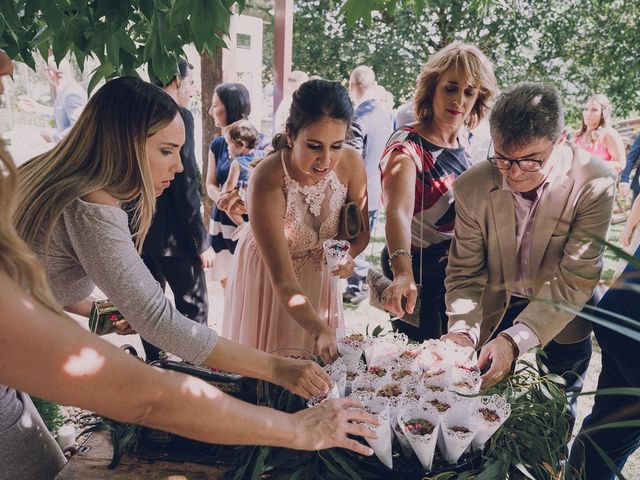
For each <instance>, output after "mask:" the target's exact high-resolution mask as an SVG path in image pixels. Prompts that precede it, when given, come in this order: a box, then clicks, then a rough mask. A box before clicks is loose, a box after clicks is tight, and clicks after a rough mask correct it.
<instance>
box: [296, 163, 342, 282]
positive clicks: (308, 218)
mask: <svg viewBox="0 0 640 480" xmlns="http://www.w3.org/2000/svg"><path fill="white" fill-rule="evenodd" d="M284 194H285V197H286V200H287V208H286V212H285V216H284V231H285V236H286V237H287V242H288V243H289V252H290V254H291V260H292V261H293V267H294V269H295V271H296V274H298V273H299V271H300V269H301V268H302V266H303V265H305V264H307V263H312V264H313V265H314V268H315V269H316V270H317V271H320V270H322V266H323V264H324V263H325V261H324V251H323V249H322V243H323V242H324V241H325V240H327V239H329V238H333V237H335V236H336V235H337V233H338V223H339V220H340V209H341V208H342V205H344V201H345V199H346V197H347V187H346V186H345V185H343V184H342V183H340V180H339V179H338V176H337V175H336V173H335V172H331V173H330V174H329V175H328V176H327V177H326V178H324V179H323V180H321V181H320V182H318V183H316V184H315V185H309V186H307V185H304V186H303V185H300V184H299V183H298V182H297V181H295V180H294V179H293V178H291V177H289V176H288V175H285V183H284ZM311 223H315V225H313V224H311Z"/></svg>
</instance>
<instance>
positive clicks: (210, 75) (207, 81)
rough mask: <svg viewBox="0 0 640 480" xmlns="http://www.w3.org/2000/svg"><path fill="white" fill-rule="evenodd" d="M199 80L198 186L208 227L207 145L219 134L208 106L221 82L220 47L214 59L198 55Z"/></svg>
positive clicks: (204, 53)
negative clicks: (199, 167)
mask: <svg viewBox="0 0 640 480" xmlns="http://www.w3.org/2000/svg"><path fill="white" fill-rule="evenodd" d="M200 82H201V85H202V184H201V185H200V188H201V190H202V192H203V193H204V195H203V199H204V200H203V204H204V219H203V220H204V224H205V227H207V229H208V228H209V218H210V214H211V207H212V201H211V199H210V198H209V196H208V195H207V188H206V185H205V182H206V179H207V169H208V168H209V145H210V144H211V141H212V140H213V139H214V138H215V137H217V136H218V135H220V129H219V128H218V127H216V125H215V123H214V121H213V118H212V117H211V116H209V113H208V112H209V107H210V106H211V100H212V99H213V92H214V91H215V89H216V87H217V86H218V85H220V83H222V49H220V48H217V49H216V57H215V59H211V57H210V56H209V54H208V53H207V51H206V50H205V51H204V52H202V55H201V56H200Z"/></svg>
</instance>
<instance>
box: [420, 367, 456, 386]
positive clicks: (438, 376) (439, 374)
mask: <svg viewBox="0 0 640 480" xmlns="http://www.w3.org/2000/svg"><path fill="white" fill-rule="evenodd" d="M420 380H421V383H422V384H423V385H424V386H425V387H440V388H445V389H446V388H449V386H450V384H451V365H447V364H446V363H444V362H442V363H437V364H435V365H432V366H431V367H429V368H427V369H426V370H423V371H422V373H421V374H420Z"/></svg>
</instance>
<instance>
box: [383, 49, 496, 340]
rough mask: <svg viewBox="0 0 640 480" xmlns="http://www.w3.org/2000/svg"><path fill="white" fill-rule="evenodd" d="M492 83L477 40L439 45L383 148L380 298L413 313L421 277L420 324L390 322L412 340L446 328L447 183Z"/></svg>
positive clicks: (461, 163) (458, 168) (461, 162)
mask: <svg viewBox="0 0 640 480" xmlns="http://www.w3.org/2000/svg"><path fill="white" fill-rule="evenodd" d="M496 90H497V87H496V79H495V76H494V73H493V69H492V66H491V63H490V62H489V60H488V59H487V57H486V56H485V55H484V54H483V53H482V52H481V51H480V50H479V49H478V48H477V47H475V46H473V45H467V44H463V43H453V44H451V45H449V46H447V47H445V48H443V49H442V50H440V51H439V52H437V53H436V54H434V55H432V56H431V57H430V58H429V61H428V62H427V63H426V65H425V66H424V68H423V70H422V73H421V74H420V77H419V78H418V85H417V89H416V93H415V116H416V119H417V120H418V121H417V122H415V123H412V124H409V125H406V126H404V127H402V128H400V129H399V130H397V131H396V132H395V133H394V134H393V135H392V136H391V138H390V139H389V141H388V143H387V146H386V148H385V151H384V153H383V157H382V160H381V169H382V188H383V197H384V199H385V210H386V213H387V224H386V242H387V247H386V248H385V249H384V250H383V252H382V268H383V270H384V271H385V274H386V275H387V276H388V277H390V278H393V282H392V283H391V285H390V286H389V287H388V288H387V290H386V291H385V292H384V293H383V295H382V304H383V306H384V307H385V308H387V309H388V310H389V311H390V312H391V313H392V314H393V315H396V316H398V317H403V316H405V314H406V313H409V314H410V313H413V310H414V307H415V305H416V300H417V299H418V288H417V286H416V281H417V282H418V283H420V284H422V289H421V291H420V293H419V295H420V303H421V307H420V314H419V321H418V322H419V324H418V325H417V326H415V325H410V324H409V323H406V322H403V321H396V322H395V323H394V329H396V330H397V331H400V332H403V333H406V334H407V335H408V336H409V337H410V338H411V339H413V340H418V341H422V340H426V339H429V338H439V337H440V335H442V334H443V333H445V332H446V328H447V316H446V314H445V306H444V292H445V290H444V277H445V268H446V266H447V256H448V252H449V244H450V242H451V238H452V236H453V225H454V220H455V209H454V203H453V192H452V191H451V185H452V183H453V181H454V180H455V179H456V178H457V177H458V176H459V175H461V174H462V173H463V172H464V171H465V170H467V168H469V165H470V164H469V155H468V154H467V152H466V150H465V145H466V144H467V143H468V142H466V139H465V137H466V136H468V132H467V129H468V128H473V127H475V126H476V125H477V124H478V123H479V122H480V120H482V118H483V117H484V115H485V113H486V112H487V105H488V103H489V102H490V100H491V99H492V98H493V96H494V95H495V94H496ZM421 259H422V265H420V260H421ZM403 299H405V300H403ZM405 301H406V304H405ZM416 323H417V322H416Z"/></svg>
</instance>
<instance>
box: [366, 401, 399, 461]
mask: <svg viewBox="0 0 640 480" xmlns="http://www.w3.org/2000/svg"><path fill="white" fill-rule="evenodd" d="M384 400H385V399H382V398H376V397H374V398H372V399H371V400H369V401H366V402H363V403H364V406H365V409H366V410H368V411H369V412H370V413H373V414H374V415H376V416H377V417H378V421H379V422H380V425H377V426H376V425H370V428H371V430H373V431H374V432H375V434H376V435H377V436H378V438H375V439H374V438H366V439H365V440H366V441H367V443H368V444H369V446H370V447H371V448H372V449H373V452H374V453H375V454H376V457H378V459H379V460H380V461H381V462H382V464H383V465H384V466H386V467H387V468H388V469H390V470H391V469H393V450H392V442H391V439H392V435H393V433H392V432H391V418H390V416H391V415H390V410H389V403H388V402H386V401H384Z"/></svg>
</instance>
